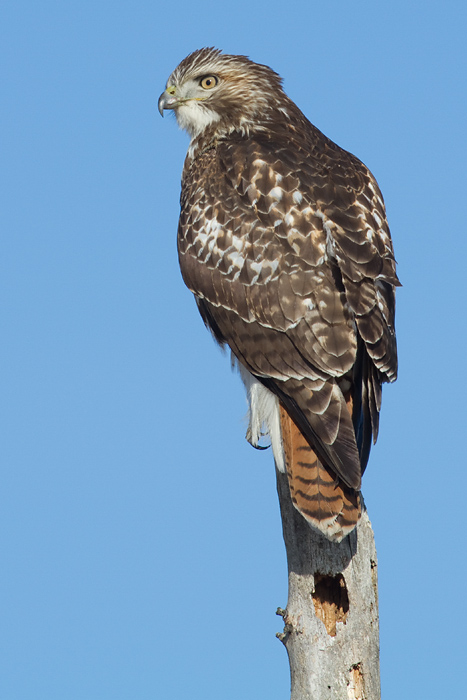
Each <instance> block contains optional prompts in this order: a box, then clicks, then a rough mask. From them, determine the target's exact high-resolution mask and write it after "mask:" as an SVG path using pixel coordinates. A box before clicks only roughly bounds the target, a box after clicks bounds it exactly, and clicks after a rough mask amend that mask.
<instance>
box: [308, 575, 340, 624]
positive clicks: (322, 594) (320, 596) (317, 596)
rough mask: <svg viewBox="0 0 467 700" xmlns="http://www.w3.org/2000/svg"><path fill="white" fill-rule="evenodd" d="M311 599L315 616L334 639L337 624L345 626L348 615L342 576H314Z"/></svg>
mask: <svg viewBox="0 0 467 700" xmlns="http://www.w3.org/2000/svg"><path fill="white" fill-rule="evenodd" d="M312 597H313V603H314V606H315V613H316V616H317V617H319V619H320V620H321V621H322V622H324V625H325V627H326V631H327V633H328V634H329V636H330V637H335V636H336V632H337V628H336V625H337V623H338V622H343V623H344V624H345V622H346V620H347V615H348V614H349V596H348V594H347V586H346V585H345V579H344V577H343V576H342V574H337V576H325V575H324V574H315V591H314V593H313V594H312Z"/></svg>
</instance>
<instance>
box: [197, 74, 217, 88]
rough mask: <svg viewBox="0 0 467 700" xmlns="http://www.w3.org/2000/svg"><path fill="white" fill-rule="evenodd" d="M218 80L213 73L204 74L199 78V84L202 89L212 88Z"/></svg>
mask: <svg viewBox="0 0 467 700" xmlns="http://www.w3.org/2000/svg"><path fill="white" fill-rule="evenodd" d="M218 82H219V80H218V78H216V76H215V75H205V76H204V78H200V80H199V84H200V86H201V87H202V88H204V90H212V88H213V87H215V86H216V85H217V83H218Z"/></svg>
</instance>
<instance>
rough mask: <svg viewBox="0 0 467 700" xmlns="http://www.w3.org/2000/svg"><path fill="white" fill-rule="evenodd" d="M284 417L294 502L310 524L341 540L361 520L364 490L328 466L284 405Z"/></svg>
mask: <svg viewBox="0 0 467 700" xmlns="http://www.w3.org/2000/svg"><path fill="white" fill-rule="evenodd" d="M280 419H281V429H282V441H283V446H284V453H285V463H286V469H287V476H288V480H289V487H290V495H291V497H292V502H293V504H294V506H295V507H296V508H297V509H298V510H299V511H300V513H301V514H302V515H303V517H304V518H305V519H306V520H307V521H308V522H309V523H310V525H312V526H313V527H315V528H317V529H318V530H320V531H321V532H322V533H323V534H324V535H325V536H326V537H327V538H328V539H330V540H333V541H335V542H340V541H341V540H342V539H343V538H344V537H345V536H346V535H348V534H349V532H351V531H352V530H353V529H354V527H355V526H356V524H357V523H358V520H359V518H360V515H361V500H360V492H359V491H355V490H354V489H351V488H349V487H347V486H346V485H345V484H343V483H342V481H341V480H340V479H338V478H337V477H336V475H335V474H334V473H333V471H332V470H331V469H329V468H328V467H326V466H324V464H323V463H322V462H321V461H320V459H319V458H318V457H317V455H316V453H315V452H314V451H313V449H312V448H311V446H310V445H309V443H308V442H307V440H305V438H304V437H303V435H302V433H301V432H300V430H299V429H298V428H297V426H296V425H295V423H294V422H293V420H292V419H291V418H290V416H289V414H288V413H287V412H286V410H285V409H284V408H283V407H282V406H280Z"/></svg>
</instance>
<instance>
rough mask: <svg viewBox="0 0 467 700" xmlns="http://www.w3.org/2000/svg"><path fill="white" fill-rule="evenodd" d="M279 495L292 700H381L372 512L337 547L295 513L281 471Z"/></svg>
mask: <svg viewBox="0 0 467 700" xmlns="http://www.w3.org/2000/svg"><path fill="white" fill-rule="evenodd" d="M277 490H278V494H279V501H280V507H281V514H282V527H283V533H284V541H285V546H286V550H287V561H288V570H289V597H288V602H287V608H286V610H281V609H279V610H278V611H277V612H278V614H279V615H282V617H283V619H284V632H283V633H281V634H278V637H279V639H280V640H281V641H282V642H283V643H284V645H285V647H286V649H287V653H288V656H289V662H290V675H291V687H292V691H291V700H380V698H381V692H380V677H379V618H378V582H377V560H376V549H375V543H374V537H373V530H372V527H371V523H370V521H369V518H368V514H367V512H366V509H365V507H363V514H362V517H361V519H360V522H359V524H358V525H357V527H356V528H355V530H354V531H353V532H351V533H350V535H348V536H347V537H346V538H344V540H343V541H342V542H341V543H339V544H336V543H334V542H330V541H329V540H327V539H326V538H325V537H324V536H323V535H321V534H320V533H319V532H318V531H316V530H314V529H312V528H311V527H310V526H309V525H308V524H307V523H306V521H305V520H304V518H303V517H302V516H301V515H300V513H298V511H297V510H296V509H295V508H294V506H293V504H292V501H291V499H290V493H289V487H288V483H287V476H286V475H285V474H281V473H280V472H277Z"/></svg>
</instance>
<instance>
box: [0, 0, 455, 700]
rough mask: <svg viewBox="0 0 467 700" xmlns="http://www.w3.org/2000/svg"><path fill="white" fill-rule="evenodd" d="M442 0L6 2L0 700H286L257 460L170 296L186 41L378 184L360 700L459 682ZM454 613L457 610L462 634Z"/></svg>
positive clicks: (184, 302) (218, 377)
mask: <svg viewBox="0 0 467 700" xmlns="http://www.w3.org/2000/svg"><path fill="white" fill-rule="evenodd" d="M466 19H467V11H466V5H465V2H454V1H451V2H449V1H448V2H446V1H444V2H441V1H435V2H429V3H427V2H425V1H424V2H421V1H420V0H413V1H412V2H407V0H395V1H394V0H393V1H391V2H379V3H376V2H374V1H372V2H369V1H368V2H360V1H358V0H357V1H356V2H348V1H345V2H344V1H343V0H334V1H333V2H326V3H323V2H322V1H320V2H316V1H315V0H311V1H309V2H297V1H296V0H291V1H290V2H286V3H284V2H279V1H278V0H272V2H270V3H268V4H262V3H252V2H251V1H250V0H237V2H235V3H221V2H219V1H217V2H209V1H208V0H199V1H198V2H196V3H184V2H175V3H167V4H166V3H157V2H154V0H152V1H149V0H132V1H131V2H130V1H129V0H128V1H124V2H123V1H119V0H113V1H112V2H110V0H109V1H102V0H93V2H88V1H87V0H81V1H79V2H78V0H75V1H72V0H69V1H65V0H63V1H62V2H59V1H57V0H55V1H53V2H52V1H51V0H41V2H37V1H32V0H30V1H29V2H24V1H22V0H15V1H14V2H13V1H12V0H4V2H3V3H2V9H1V16H0V52H1V54H2V67H1V71H2V83H3V88H2V98H3V99H2V102H3V104H2V109H1V115H0V119H1V124H0V130H1V141H2V145H1V162H2V175H1V177H2V183H1V187H0V196H1V199H2V203H1V206H0V217H1V270H0V287H1V304H2V311H1V318H2V321H1V337H2V340H1V346H0V366H1V415H0V434H1V447H0V449H1V465H0V467H1V474H0V538H1V542H0V546H1V551H0V606H1V614H0V616H1V625H0V628H1V632H0V635H1V638H0V641H1V649H0V665H1V666H2V668H1V669H0V697H1V698H2V699H3V698H4V699H5V700H38V699H42V698H44V699H47V700H106V699H107V698H109V699H111V700H134V699H135V698H137V699H138V700H149V699H153V698H164V700H179V699H180V698H200V699H201V698H202V700H218V699H219V698H222V700H234V699H235V700H238V699H239V698H242V700H259V699H261V698H265V699H267V700H283V699H284V698H287V697H288V689H289V677H288V662H287V656H286V652H285V649H284V648H283V647H282V645H281V644H280V642H279V641H278V640H277V639H276V638H275V633H276V632H277V631H280V630H281V624H280V623H281V620H280V619H279V618H277V617H276V616H275V610H276V608H277V607H278V606H282V607H284V606H285V604H286V600H287V571H286V562H285V553H284V546H283V542H282V533H281V526H280V518H279V510H278V504H277V496H276V493H275V477H274V468H273V462H272V456H271V454H270V453H269V451H266V452H264V453H258V452H256V451H254V450H252V449H251V448H250V447H249V446H248V444H247V443H246V442H245V440H244V431H245V424H244V422H243V419H242V416H243V415H244V413H245V409H246V404H245V398H244V395H243V390H242V387H241V385H240V381H239V379H238V377H236V376H235V375H233V374H231V372H230V369H229V361H228V358H226V357H224V356H222V354H221V353H220V352H219V350H218V349H217V348H216V347H215V346H214V344H213V342H212V340H211V338H210V336H209V334H208V333H207V332H206V331H205V329H204V327H203V324H202V322H201V320H200V318H199V317H198V314H197V311H196V308H195V304H194V302H193V300H192V298H191V297H190V294H189V292H188V291H187V290H186V289H185V288H184V286H183V283H182V280H181V277H180V273H179V270H178V262H177V255H176V245H175V236H176V228H177V219H178V197H179V183H180V173H181V168H182V164H183V158H184V154H185V151H186V147H187V142H188V141H187V137H186V135H185V134H183V133H181V132H180V131H179V130H178V129H177V127H176V124H175V122H174V121H173V120H172V119H164V120H162V119H161V118H160V116H159V114H158V112H157V97H158V95H159V93H160V92H161V91H162V89H163V87H164V85H165V81H166V79H167V77H168V75H169V73H170V72H171V71H172V69H173V68H174V67H175V66H176V65H177V63H178V62H179V61H180V60H181V59H182V58H183V57H184V56H185V55H186V54H188V53H189V52H190V51H192V50H194V49H196V48H200V47H202V46H206V45H207V46H217V47H219V48H222V49H224V50H225V51H227V52H230V53H244V54H247V55H249V56H250V57H251V58H252V59H253V60H256V61H258V62H261V63H266V64H269V65H270V66H272V67H273V68H274V69H275V70H276V71H278V72H279V73H280V74H281V75H282V76H283V78H284V82H285V88H286V91H287V92H288V94H289V95H290V96H291V97H292V98H293V99H294V100H295V101H296V102H297V103H298V105H299V106H300V107H301V108H302V110H303V111H304V112H305V114H306V115H307V116H308V117H309V118H310V119H311V121H312V122H314V123H315V124H316V125H317V126H318V127H319V128H320V129H321V130H322V131H324V132H325V133H326V134H327V135H328V136H329V137H331V138H332V139H333V140H335V141H336V142H337V143H339V145H341V146H343V147H344V148H346V149H348V150H350V151H352V152H353V153H355V154H356V155H357V156H358V157H359V158H361V159H362V160H363V161H364V162H365V163H366V164H367V165H368V166H369V167H370V169H371V170H372V171H373V173H374V174H375V175H376V177H377V179H378V181H379V183H380V186H381V188H382V190H383V193H384V196H385V199H386V204H387V210H388V216H389V220H390V225H391V229H392V234H393V239H394V244H395V249H396V256H397V259H398V261H399V268H398V269H399V275H400V278H401V280H402V282H403V284H404V286H403V288H402V289H401V290H400V291H399V292H398V299H397V301H398V312H397V330H398V338H399V351H400V379H399V381H398V382H397V384H396V385H393V386H386V387H385V391H384V396H383V413H382V424H381V436H380V440H379V442H378V445H377V446H376V449H374V450H373V452H372V455H371V458H370V464H369V468H368V470H367V473H366V475H365V479H364V485H363V492H364V496H365V499H366V503H367V506H368V509H369V514H370V518H371V519H372V522H373V525H374V529H375V533H376V542H377V548H378V555H379V585H380V614H381V667H382V682H383V695H384V698H385V699H386V700H390V699H391V698H394V699H397V700H401V699H402V700H403V699H405V698H408V699H410V700H412V699H413V698H423V699H424V700H431V699H433V700H439V699H440V698H447V697H452V698H455V697H461V695H462V693H463V692H465V670H464V667H465V660H466V659H465V622H466V620H465V605H464V604H463V597H464V588H465V580H466V577H467V568H466V563H465V530H466V525H465V522H466V517H465V493H466V486H467V484H466V458H465V450H464V446H463V442H464V437H465V433H466V427H465V423H466V418H467V411H466V400H465V396H466V390H467V387H466V379H465V371H464V362H465V347H466V343H467V333H466V301H467V300H466V294H465V287H466V281H465V280H466V270H465V259H466V254H467V251H466V233H465V231H466V222H465V218H466V217H465V198H466V194H465V193H466V187H467V183H466V173H465V162H466V157H467V153H466V137H465V132H466V123H467V114H466V112H467V110H466V106H467V98H466V89H465V85H466V55H467V54H466V48H465V46H466V43H465V42H466V40H465V36H466V29H467V23H466ZM462 618H463V619H462Z"/></svg>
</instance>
